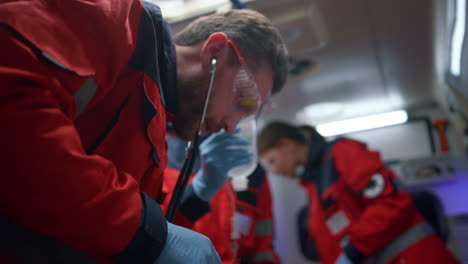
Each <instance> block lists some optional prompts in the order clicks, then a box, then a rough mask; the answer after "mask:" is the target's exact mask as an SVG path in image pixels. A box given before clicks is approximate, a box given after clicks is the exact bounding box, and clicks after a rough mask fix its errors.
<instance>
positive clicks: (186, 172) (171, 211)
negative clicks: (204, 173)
mask: <svg viewBox="0 0 468 264" xmlns="http://www.w3.org/2000/svg"><path fill="white" fill-rule="evenodd" d="M215 73H216V59H215V58H213V59H211V73H210V74H211V76H210V84H209V86H208V92H207V93H206V98H205V105H204V106H203V112H202V116H201V119H200V123H199V125H198V131H197V134H196V135H195V137H194V139H193V141H189V142H188V143H187V147H186V149H185V161H184V165H183V166H182V170H181V171H180V174H179V178H178V179H177V183H176V186H175V189H174V193H173V194H172V198H171V201H170V202H169V207H168V209H167V213H166V219H167V221H169V222H172V221H173V220H174V216H175V213H176V211H177V209H178V208H179V204H180V199H181V198H182V195H183V193H184V191H185V187H186V186H187V183H188V180H189V179H190V175H191V174H192V169H193V165H194V161H195V159H196V155H197V154H198V147H199V145H200V137H201V134H202V126H203V123H205V116H206V110H207V109H208V104H209V102H210V95H211V89H212V88H213V80H214V76H215Z"/></svg>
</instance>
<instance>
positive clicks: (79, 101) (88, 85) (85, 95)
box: [73, 77, 97, 117]
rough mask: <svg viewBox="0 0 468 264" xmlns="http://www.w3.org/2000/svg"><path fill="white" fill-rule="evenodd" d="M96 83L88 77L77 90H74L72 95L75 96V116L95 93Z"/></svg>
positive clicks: (79, 113) (83, 108)
mask: <svg viewBox="0 0 468 264" xmlns="http://www.w3.org/2000/svg"><path fill="white" fill-rule="evenodd" d="M96 90H97V85H96V83H95V82H94V79H93V78H92V77H89V78H88V80H86V82H85V83H84V84H83V85H82V86H81V88H80V89H78V91H76V92H75V94H74V95H73V97H75V103H76V107H77V112H76V116H77V117H78V116H79V115H81V114H82V113H83V112H84V111H85V110H86V107H87V106H88V104H89V102H90V101H91V99H92V98H93V96H94V94H95V93H96Z"/></svg>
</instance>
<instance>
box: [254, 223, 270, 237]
mask: <svg viewBox="0 0 468 264" xmlns="http://www.w3.org/2000/svg"><path fill="white" fill-rule="evenodd" d="M270 235H273V224H272V222H271V219H264V220H259V221H257V223H255V236H270Z"/></svg>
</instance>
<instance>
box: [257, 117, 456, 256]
mask: <svg viewBox="0 0 468 264" xmlns="http://www.w3.org/2000/svg"><path fill="white" fill-rule="evenodd" d="M258 152H259V155H260V158H261V159H262V160H263V162H264V163H265V164H267V166H268V168H269V169H270V170H271V171H272V172H273V173H276V174H279V175H283V176H285V177H294V176H295V175H296V171H298V170H297V168H301V167H302V168H303V170H299V171H302V172H298V173H297V174H299V175H298V176H299V177H300V179H301V183H302V185H303V187H304V188H305V190H306V191H307V193H308V195H309V199H310V204H309V214H308V215H309V216H310V217H309V219H308V233H309V234H308V235H309V238H310V239H311V240H312V241H313V242H314V244H315V246H316V248H317V251H318V254H319V257H320V263H323V264H334V263H336V264H351V263H355V264H357V263H366V264H367V263H382V264H384V263H388V264H390V263H395V264H396V263H407V264H417V263H426V264H438V263H458V262H457V260H456V259H455V258H454V256H453V255H452V254H451V253H450V252H449V251H448V250H447V248H446V247H445V245H444V244H443V242H442V240H441V239H440V238H439V237H438V236H437V235H436V234H435V233H434V231H433V230H432V228H431V226H430V225H429V224H428V223H427V222H426V221H425V219H424V218H423V217H422V215H421V214H420V213H419V212H418V210H417V209H416V208H415V206H414V205H413V202H412V199H411V196H410V194H409V193H408V192H405V191H401V190H398V189H397V188H396V186H395V184H394V183H393V181H394V180H395V178H396V175H395V174H394V173H393V172H392V171H391V170H389V169H387V168H385V167H384V166H383V163H382V160H381V159H380V155H379V153H378V152H375V151H371V150H368V149H367V148H366V145H365V144H363V143H360V142H357V141H354V140H351V139H346V138H343V139H337V140H335V141H332V142H326V141H325V140H324V139H323V138H322V137H321V136H320V135H319V134H318V133H317V132H315V131H314V130H313V128H310V127H309V128H300V127H296V126H293V125H290V124H287V123H283V122H272V123H269V124H267V125H266V127H265V128H264V129H263V130H262V131H261V133H260V134H259V136H258Z"/></svg>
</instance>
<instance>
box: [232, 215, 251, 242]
mask: <svg viewBox="0 0 468 264" xmlns="http://www.w3.org/2000/svg"><path fill="white" fill-rule="evenodd" d="M231 221H232V233H231V239H239V237H240V234H242V235H245V236H246V235H248V234H249V232H250V228H251V226H252V218H251V217H250V216H248V215H245V214H241V213H235V214H234V215H233V216H232V218H231Z"/></svg>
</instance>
